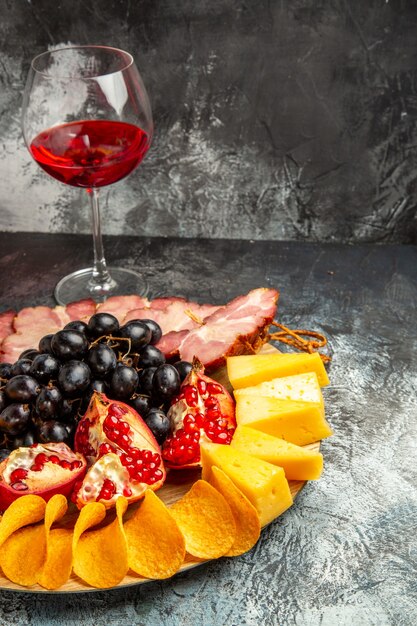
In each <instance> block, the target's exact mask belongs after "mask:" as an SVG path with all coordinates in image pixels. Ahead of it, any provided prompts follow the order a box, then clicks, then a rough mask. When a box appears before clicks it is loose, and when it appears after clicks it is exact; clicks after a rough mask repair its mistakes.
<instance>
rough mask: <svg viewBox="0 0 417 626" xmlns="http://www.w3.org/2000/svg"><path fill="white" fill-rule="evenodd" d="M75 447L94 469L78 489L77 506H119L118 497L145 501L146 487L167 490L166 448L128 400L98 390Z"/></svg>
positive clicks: (75, 499)
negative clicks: (163, 449) (97, 504)
mask: <svg viewBox="0 0 417 626" xmlns="http://www.w3.org/2000/svg"><path fill="white" fill-rule="evenodd" d="M75 449H76V450H77V452H80V453H81V454H83V455H84V456H85V457H86V458H87V460H88V464H89V469H88V471H87V473H86V475H85V477H84V478H83V480H82V481H79V482H78V484H76V485H75V489H74V494H73V497H72V500H73V502H75V503H76V505H77V506H78V508H82V507H83V506H85V505H86V504H87V503H88V502H102V503H103V504H104V505H105V506H106V508H110V507H112V506H114V504H115V502H116V500H117V498H118V497H119V496H121V495H123V496H125V498H127V499H128V501H129V502H134V501H136V500H139V499H140V498H142V497H143V496H144V494H145V491H146V489H152V490H153V491H156V490H157V489H159V488H160V487H162V485H163V483H164V481H165V477H166V471H165V468H164V464H163V461H162V456H161V449H160V447H159V445H158V443H157V441H156V439H155V437H154V436H153V434H152V432H151V431H150V429H149V428H148V426H147V425H146V424H145V422H144V421H143V419H142V418H141V417H140V415H139V414H138V413H137V412H136V411H135V410H134V409H133V408H132V407H130V406H129V405H127V404H125V403H124V402H118V401H116V400H110V399H109V398H107V397H106V396H105V395H104V394H102V393H97V392H95V393H94V394H93V396H92V398H91V401H90V404H89V406H88V409H87V412H86V414H85V416H84V418H83V419H82V420H81V421H80V423H79V424H78V427H77V431H76V433H75Z"/></svg>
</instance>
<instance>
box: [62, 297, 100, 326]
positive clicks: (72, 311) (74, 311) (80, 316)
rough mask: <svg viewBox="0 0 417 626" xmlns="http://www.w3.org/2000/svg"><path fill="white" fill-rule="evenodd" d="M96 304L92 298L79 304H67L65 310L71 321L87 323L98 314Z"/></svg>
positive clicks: (79, 301) (80, 301)
mask: <svg viewBox="0 0 417 626" xmlns="http://www.w3.org/2000/svg"><path fill="white" fill-rule="evenodd" d="M96 306H97V305H96V303H95V302H94V300H91V299H90V298H86V299H85V300H78V302H71V303H70V304H67V306H66V307H65V310H66V312H67V314H68V315H69V317H70V320H71V321H73V320H82V321H84V322H85V321H86V320H88V319H90V317H91V316H92V315H94V313H95V312H96Z"/></svg>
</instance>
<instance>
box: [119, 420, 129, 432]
mask: <svg viewBox="0 0 417 626" xmlns="http://www.w3.org/2000/svg"><path fill="white" fill-rule="evenodd" d="M119 430H120V432H121V433H123V434H124V435H128V434H129V433H130V426H129V424H128V423H127V422H122V421H120V422H119Z"/></svg>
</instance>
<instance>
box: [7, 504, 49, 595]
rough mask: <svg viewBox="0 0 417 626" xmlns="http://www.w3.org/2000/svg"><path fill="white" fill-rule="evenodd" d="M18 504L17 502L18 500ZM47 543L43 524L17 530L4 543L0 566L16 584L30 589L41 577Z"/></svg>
mask: <svg viewBox="0 0 417 626" xmlns="http://www.w3.org/2000/svg"><path fill="white" fill-rule="evenodd" d="M16 502H17V500H16ZM45 556H46V542H45V529H44V526H43V524H40V525H38V526H28V527H27V528H20V529H19V530H16V531H15V532H14V533H13V534H12V535H10V537H9V538H8V539H6V541H5V542H4V543H3V545H2V547H1V550H0V566H1V568H2V570H3V573H4V575H5V576H6V577H7V578H8V579H9V580H11V581H12V582H14V583H17V584H18V585H23V586H24V587H30V586H31V585H34V584H35V583H36V582H37V580H38V577H39V574H40V572H41V570H42V567H43V564H44V562H45Z"/></svg>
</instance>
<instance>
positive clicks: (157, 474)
mask: <svg viewBox="0 0 417 626" xmlns="http://www.w3.org/2000/svg"><path fill="white" fill-rule="evenodd" d="M163 475H164V473H163V471H162V470H160V469H157V470H155V471H154V473H153V477H154V478H155V482H156V481H158V480H161V479H162V477H163Z"/></svg>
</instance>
